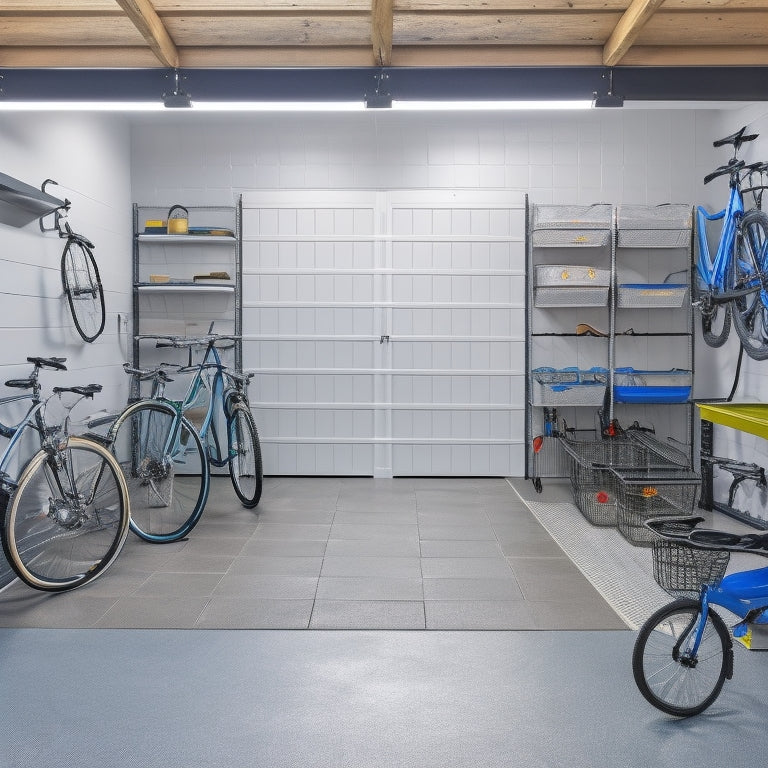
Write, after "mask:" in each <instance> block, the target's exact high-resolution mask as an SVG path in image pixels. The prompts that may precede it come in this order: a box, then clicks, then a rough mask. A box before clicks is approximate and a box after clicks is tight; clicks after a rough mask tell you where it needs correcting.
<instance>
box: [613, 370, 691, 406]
mask: <svg viewBox="0 0 768 768" xmlns="http://www.w3.org/2000/svg"><path fill="white" fill-rule="evenodd" d="M691 378H692V376H691V371H688V370H684V369H682V368H673V369H671V370H668V371H643V370H637V369H635V368H616V369H615V371H614V377H613V396H614V399H615V400H616V402H617V403H685V402H686V401H687V400H688V399H689V398H690V396H691Z"/></svg>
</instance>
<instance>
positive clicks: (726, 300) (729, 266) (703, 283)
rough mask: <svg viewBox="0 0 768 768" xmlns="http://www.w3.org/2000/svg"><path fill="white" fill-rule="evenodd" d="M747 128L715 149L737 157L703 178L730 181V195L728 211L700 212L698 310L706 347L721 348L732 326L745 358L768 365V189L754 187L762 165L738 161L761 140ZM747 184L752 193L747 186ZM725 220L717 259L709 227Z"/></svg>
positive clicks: (701, 210) (726, 209) (697, 220)
mask: <svg viewBox="0 0 768 768" xmlns="http://www.w3.org/2000/svg"><path fill="white" fill-rule="evenodd" d="M745 131H746V127H745V128H741V129H740V130H739V131H737V132H736V133H734V134H732V135H731V136H727V137H725V138H724V139H718V140H717V141H715V142H713V146H715V147H721V146H732V147H733V157H732V158H731V159H730V160H729V161H728V163H727V164H726V165H723V166H720V167H719V168H717V169H716V170H714V171H713V172H712V173H710V174H708V175H707V176H706V177H705V178H704V183H705V184H708V183H709V182H710V181H712V180H713V179H716V178H718V177H720V176H728V177H729V186H730V193H729V197H728V204H727V206H726V207H725V209H724V210H722V211H719V212H718V213H714V214H710V213H708V212H707V211H706V209H704V208H703V207H701V206H699V207H698V208H697V212H696V213H697V215H696V222H697V233H698V244H699V252H698V259H697V262H696V273H697V275H696V276H697V280H696V284H695V293H696V297H695V301H694V306H695V307H697V308H698V309H699V311H700V312H701V329H702V334H703V336H704V341H706V343H707V344H708V345H709V346H711V347H721V346H722V345H723V344H724V343H725V342H726V340H727V339H728V336H729V334H730V330H731V321H733V326H734V327H735V329H736V333H737V334H738V336H739V339H740V340H741V343H742V346H743V347H744V350H745V352H746V353H747V354H748V355H749V356H750V357H752V358H754V359H755V360H765V359H768V215H766V214H765V213H763V211H761V210H760V209H759V201H760V198H761V196H762V191H763V189H764V188H765V187H764V186H763V185H762V184H759V183H758V184H752V183H751V181H752V179H753V177H754V175H755V174H756V173H758V174H761V175H762V173H763V172H764V170H765V164H764V163H755V164H753V165H746V164H745V163H744V161H743V160H738V159H737V154H738V152H739V149H740V148H741V146H742V145H743V144H745V143H746V142H750V141H754V140H755V139H756V138H757V137H758V135H757V134H749V135H746V134H745ZM745 179H748V180H749V182H750V186H749V187H744V186H743V182H744V180H745ZM745 192H751V193H752V194H753V196H754V197H755V201H756V203H757V206H756V207H755V208H753V209H751V210H748V211H745V209H744V193H745ZM719 220H722V229H721V232H720V240H719V243H718V246H717V252H716V253H715V255H714V257H713V256H712V255H711V253H710V249H709V243H708V240H707V231H706V230H707V222H712V221H719Z"/></svg>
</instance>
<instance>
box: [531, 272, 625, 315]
mask: <svg viewBox="0 0 768 768" xmlns="http://www.w3.org/2000/svg"><path fill="white" fill-rule="evenodd" d="M610 284H611V272H610V270H608V269H596V268H595V267H582V266H577V265H572V264H546V265H539V266H537V267H536V270H535V278H534V291H533V297H534V304H535V305H536V306H537V307H604V306H606V304H608V291H609V288H610Z"/></svg>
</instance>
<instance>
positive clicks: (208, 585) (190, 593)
mask: <svg viewBox="0 0 768 768" xmlns="http://www.w3.org/2000/svg"><path fill="white" fill-rule="evenodd" d="M221 579H222V574H220V573H183V574H177V573H167V572H157V573H153V574H152V575H151V576H150V577H149V578H148V579H147V580H146V581H145V582H144V583H143V584H142V585H141V586H140V587H139V588H138V589H136V590H135V591H134V592H133V596H134V597H172V598H179V597H207V596H209V595H211V594H212V593H213V590H214V589H216V586H217V585H218V583H219V582H220V581H221Z"/></svg>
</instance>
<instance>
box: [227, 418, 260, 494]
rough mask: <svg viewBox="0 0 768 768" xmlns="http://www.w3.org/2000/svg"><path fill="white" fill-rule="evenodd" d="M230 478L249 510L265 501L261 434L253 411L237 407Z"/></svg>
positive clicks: (231, 437)
mask: <svg viewBox="0 0 768 768" xmlns="http://www.w3.org/2000/svg"><path fill="white" fill-rule="evenodd" d="M227 434H228V442H229V445H228V448H229V476H230V477H231V478H232V485H233V487H234V489H235V493H236V494H237V497H238V498H239V499H240V501H241V502H242V503H243V506H245V507H255V506H256V505H257V504H258V503H259V499H260V498H261V486H262V481H263V468H262V464H261V446H260V444H259V433H258V432H257V431H256V424H255V422H254V421H253V416H252V415H251V412H250V410H249V409H248V408H247V407H245V406H244V405H236V406H235V407H234V409H233V410H232V412H231V414H230V416H229V423H228V430H227Z"/></svg>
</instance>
